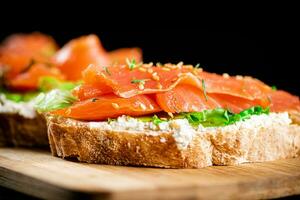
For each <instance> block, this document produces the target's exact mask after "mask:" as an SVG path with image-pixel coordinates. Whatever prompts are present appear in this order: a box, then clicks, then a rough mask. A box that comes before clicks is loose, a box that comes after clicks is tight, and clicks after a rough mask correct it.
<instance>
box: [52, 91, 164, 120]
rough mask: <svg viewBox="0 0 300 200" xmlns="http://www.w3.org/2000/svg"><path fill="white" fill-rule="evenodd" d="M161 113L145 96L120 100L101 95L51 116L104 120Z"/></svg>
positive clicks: (153, 102)
mask: <svg viewBox="0 0 300 200" xmlns="http://www.w3.org/2000/svg"><path fill="white" fill-rule="evenodd" d="M159 111H161V109H160V107H159V106H158V105H157V103H156V102H155V101H154V100H153V99H151V98H150V97H148V96H146V95H137V96H134V97H131V98H127V99H125V98H121V97H118V96H116V95H114V94H108V95H103V96H101V97H98V98H92V99H88V100H84V101H79V102H76V103H74V104H73V105H72V106H71V107H69V108H66V109H61V110H57V111H53V114H58V115H62V116H65V117H70V118H74V119H81V120H106V119H107V118H115V117H118V116H121V115H129V116H142V115H147V114H152V113H156V112H159Z"/></svg>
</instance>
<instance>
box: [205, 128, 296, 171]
mask: <svg viewBox="0 0 300 200" xmlns="http://www.w3.org/2000/svg"><path fill="white" fill-rule="evenodd" d="M211 141H212V144H213V147H214V148H213V154H212V159H213V163H214V164H215V165H236V164H241V163H246V162H264V161H271V160H278V159H285V158H293V157H297V156H299V155H300V126H298V125H289V126H281V125H276V124H274V125H273V126H272V127H265V128H261V129H260V130H258V131H251V130H238V131H230V132H225V131H223V132H221V131H219V132H217V133H216V134H214V135H212V137H211Z"/></svg>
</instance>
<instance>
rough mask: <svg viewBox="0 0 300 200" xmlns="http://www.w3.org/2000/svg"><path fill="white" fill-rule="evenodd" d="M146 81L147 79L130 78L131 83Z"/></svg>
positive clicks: (143, 82)
mask: <svg viewBox="0 0 300 200" xmlns="http://www.w3.org/2000/svg"><path fill="white" fill-rule="evenodd" d="M146 81H148V79H133V80H131V83H134V84H137V83H141V84H145V82H146Z"/></svg>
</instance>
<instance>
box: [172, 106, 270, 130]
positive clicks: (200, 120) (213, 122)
mask: <svg viewBox="0 0 300 200" xmlns="http://www.w3.org/2000/svg"><path fill="white" fill-rule="evenodd" d="M261 114H269V108H262V107H261V106H254V107H251V108H249V109H246V110H243V111H241V112H240V113H237V114H234V113H231V112H230V111H228V110H225V109H222V108H217V109H214V110H204V111H202V112H190V113H182V114H180V115H179V116H177V117H176V118H186V119H187V120H188V121H189V123H190V124H191V125H193V126H198V125H200V124H201V125H202V126H204V127H213V126H226V125H229V124H233V123H235V122H238V121H242V120H245V119H249V118H250V117H251V116H252V115H261Z"/></svg>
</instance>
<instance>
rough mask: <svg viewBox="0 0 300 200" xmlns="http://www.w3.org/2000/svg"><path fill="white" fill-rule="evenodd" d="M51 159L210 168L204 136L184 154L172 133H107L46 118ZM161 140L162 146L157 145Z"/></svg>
mask: <svg viewBox="0 0 300 200" xmlns="http://www.w3.org/2000/svg"><path fill="white" fill-rule="evenodd" d="M48 130H49V132H48V134H49V140H50V147H51V150H52V153H53V155H55V156H59V157H63V158H75V159H77V160H78V161H81V162H88V163H101V164H109V165H134V166H135V165H136V166H152V167H164V168H201V167H205V166H210V165H212V161H211V150H212V148H211V146H210V143H209V140H208V138H206V137H205V136H198V137H195V138H194V140H193V141H192V143H191V144H190V146H189V147H188V148H187V149H185V150H180V149H178V148H177V145H176V142H175V140H174V138H173V137H172V133H170V132H164V133H161V134H159V135H150V134H147V132H144V133H139V132H129V131H107V130H99V129H93V128H90V127H89V126H88V125H87V123H86V122H80V121H76V120H73V123H72V124H70V123H68V120H67V119H66V118H62V117H54V116H51V117H49V116H48ZM162 138H164V140H165V142H161V139H162Z"/></svg>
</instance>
